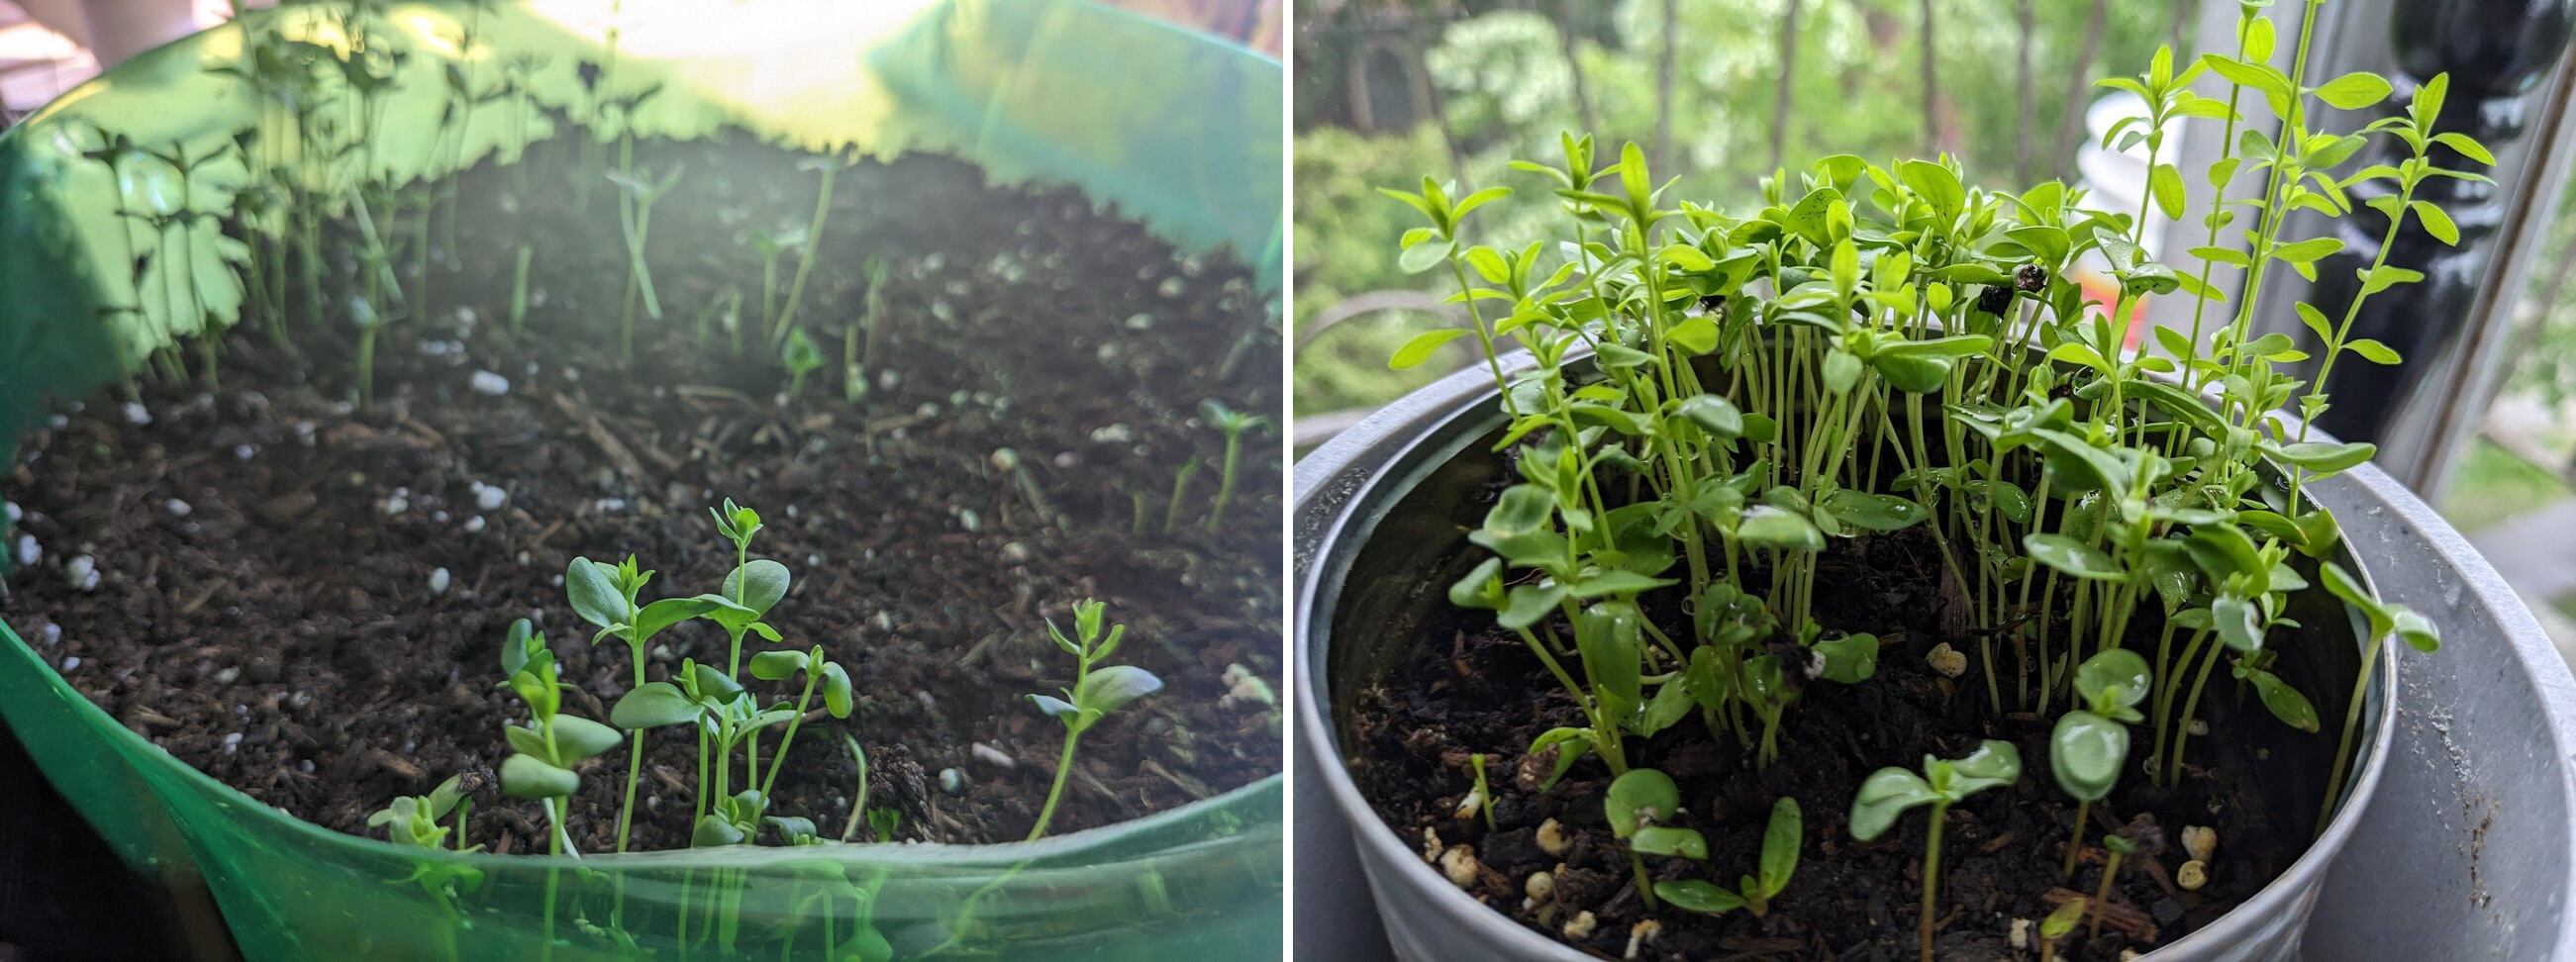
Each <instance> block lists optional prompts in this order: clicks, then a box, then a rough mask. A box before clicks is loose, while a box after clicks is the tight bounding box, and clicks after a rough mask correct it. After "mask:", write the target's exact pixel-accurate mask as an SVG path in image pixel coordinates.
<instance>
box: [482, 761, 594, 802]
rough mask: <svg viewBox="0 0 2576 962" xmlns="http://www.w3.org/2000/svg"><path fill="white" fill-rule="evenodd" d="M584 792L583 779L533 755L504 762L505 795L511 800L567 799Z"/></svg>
mask: <svg viewBox="0 0 2576 962" xmlns="http://www.w3.org/2000/svg"><path fill="white" fill-rule="evenodd" d="M580 790H581V776H579V775H575V774H573V773H571V772H568V771H565V770H563V769H560V768H556V767H555V766H553V765H548V764H546V763H545V762H543V761H540V760H538V759H537V758H536V757H534V756H530V755H512V756H510V757H508V758H505V759H502V760H501V793H502V794H504V795H508V796H510V797H511V798H527V799H539V798H564V797H567V796H569V795H571V794H572V793H574V792H576V791H580Z"/></svg>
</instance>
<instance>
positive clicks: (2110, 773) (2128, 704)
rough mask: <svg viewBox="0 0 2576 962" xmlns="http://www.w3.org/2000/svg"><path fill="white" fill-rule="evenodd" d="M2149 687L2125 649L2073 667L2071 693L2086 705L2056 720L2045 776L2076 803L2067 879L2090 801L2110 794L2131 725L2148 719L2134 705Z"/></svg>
mask: <svg viewBox="0 0 2576 962" xmlns="http://www.w3.org/2000/svg"><path fill="white" fill-rule="evenodd" d="M2150 687H2151V684H2150V676H2149V675H2148V673H2147V660H2146V659H2145V658H2142V657H2139V656H2138V654H2137V653H2136V652H2133V651H2129V650H2127V649H2125V648H2114V649H2111V650H2110V651H2105V652H2102V653H2100V654H2097V655H2094V656H2093V657H2091V658H2087V659H2085V660H2084V663H2083V664H2082V665H2079V666H2077V667H2076V669H2075V694H2076V697H2077V698H2078V699H2081V701H2082V703H2083V705H2084V706H2085V707H2083V708H2078V709H2075V710H2073V711H2069V712H2067V713H2066V714H2064V715H2060V716H2058V718H2057V728H2056V729H2055V730H2054V731H2052V732H2050V733H2049V737H2048V769H2049V772H2050V773H2051V774H2053V775H2055V776H2056V777H2057V787H2058V788H2060V789H2063V790H2065V792H2066V794H2068V795H2072V796H2074V797H2075V799H2076V805H2075V827H2074V830H2073V832H2072V833H2071V834H2070V835H2068V837H2067V839H2066V868H2065V873H2066V874H2067V875H2070V876H2072V875H2074V874H2075V854H2076V852H2077V851H2079V850H2080V849H2082V848H2083V846H2084V819H2085V817H2086V816H2087V815H2090V814H2091V813H2092V808H2093V803H2095V802H2098V801H2101V800H2102V799H2103V798H2104V797H2105V796H2108V795H2110V794H2111V786H2113V785H2115V784H2118V782H2119V781H2120V769H2121V767H2122V766H2123V765H2126V764H2127V763H2128V759H2129V726H2130V725H2134V724H2136V723H2138V722H2141V721H2145V720H2146V716H2144V715H2141V714H2138V707H2137V706H2138V702H2139V701H2141V700H2143V699H2145V698H2146V697H2147V692H2148V690H2149V688H2150Z"/></svg>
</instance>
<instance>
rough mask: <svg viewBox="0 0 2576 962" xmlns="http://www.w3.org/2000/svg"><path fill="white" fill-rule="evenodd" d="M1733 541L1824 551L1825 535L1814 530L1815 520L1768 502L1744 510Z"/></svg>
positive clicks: (1783, 548)
mask: <svg viewBox="0 0 2576 962" xmlns="http://www.w3.org/2000/svg"><path fill="white" fill-rule="evenodd" d="M1735 540H1737V541H1739V542H1742V543H1743V544H1745V545H1748V546H1751V547H1756V548H1774V549H1778V550H1781V551H1823V550H1825V534H1824V532H1822V531H1818V530H1816V524H1815V522H1813V521H1809V520H1807V519H1806V518H1805V517H1802V516H1800V515H1798V514H1795V513H1793V512H1789V511H1783V510H1781V509H1779V508H1775V507H1771V506H1770V505H1756V506H1754V507H1751V508H1747V509H1745V511H1744V519H1743V520H1742V521H1739V522H1737V523H1736V526H1735Z"/></svg>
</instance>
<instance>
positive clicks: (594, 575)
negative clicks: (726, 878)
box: [564, 555, 736, 852]
mask: <svg viewBox="0 0 2576 962" xmlns="http://www.w3.org/2000/svg"><path fill="white" fill-rule="evenodd" d="M652 580H653V572H650V571H645V570H642V569H641V568H640V567H638V566H637V564H636V562H635V557H634V556H633V555H628V556H627V558H626V560H625V561H623V562H620V563H618V564H615V565H610V564H607V563H604V562H598V561H592V560H590V559H589V558H574V559H572V564H571V565H570V566H568V567H566V568H565V569H564V592H565V594H567V595H568V596H570V600H571V602H572V609H573V612H574V613H575V614H578V615H580V616H581V620H583V621H586V622H589V623H590V624H592V625H593V626H596V627H597V628H598V629H599V632H598V634H596V635H593V636H592V637H591V643H592V644H598V643H599V642H600V641H601V640H602V639H607V638H614V639H617V640H619V641H623V642H625V643H626V648H627V653H628V654H629V655H630V656H631V657H632V658H633V660H634V666H635V675H634V678H635V681H634V685H635V687H634V688H633V689H630V692H629V694H630V696H631V694H632V692H634V691H642V690H644V688H645V686H646V685H647V684H648V682H647V681H646V680H645V678H644V655H645V653H646V652H648V651H651V650H652V648H651V646H652V643H653V639H654V638H655V637H656V636H658V635H660V634H661V633H662V632H664V631H666V630H669V629H670V628H672V627H673V626H676V625H679V624H680V623H682V622H685V621H689V620H691V619H694V618H698V617H700V616H703V615H706V614H707V613H708V612H711V611H714V610H716V609H718V608H729V607H736V606H735V604H734V602H733V601H731V600H730V599H728V598H725V597H723V596H720V595H698V596H695V597H690V598H664V599H662V600H659V601H655V602H652V603H651V604H641V603H639V598H640V596H641V595H642V594H643V591H644V586H645V585H646V584H647V583H649V582H651V581H652ZM620 704H621V705H622V704H623V702H622V701H621V702H620ZM609 720H610V721H612V722H616V723H617V724H618V727H621V728H627V729H630V731H631V737H632V739H633V742H634V745H633V750H632V751H631V752H630V753H629V755H628V757H627V763H626V797H625V802H624V803H623V804H621V805H620V806H618V812H617V850H618V851H620V852H623V851H626V844H627V835H628V829H629V827H630V826H632V825H633V824H634V823H635V793H636V789H637V785H638V784H639V781H640V779H641V777H642V775H643V773H644V729H643V728H640V727H637V726H633V725H628V724H626V723H624V722H622V721H618V719H617V716H616V715H614V714H612V715H611V716H610V718H609Z"/></svg>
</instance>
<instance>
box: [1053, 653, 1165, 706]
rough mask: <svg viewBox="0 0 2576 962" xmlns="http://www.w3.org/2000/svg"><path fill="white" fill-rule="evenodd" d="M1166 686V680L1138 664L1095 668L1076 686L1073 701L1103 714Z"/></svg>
mask: <svg viewBox="0 0 2576 962" xmlns="http://www.w3.org/2000/svg"><path fill="white" fill-rule="evenodd" d="M1162 689H1163V680H1162V679H1160V678H1156V677H1154V673H1153V672H1150V671H1146V670H1145V669H1142V668H1138V667H1136V666H1134V665H1111V666H1109V667H1107V668H1094V669H1092V670H1091V673H1090V674H1088V675H1085V676H1083V678H1082V684H1081V687H1079V688H1076V689H1074V692H1073V703H1074V704H1076V705H1080V706H1082V707H1083V708H1084V709H1086V710H1090V711H1097V712H1099V713H1101V714H1103V715H1106V714H1108V713H1110V712H1113V711H1117V710H1118V709H1119V708H1120V707H1121V706H1124V705H1126V704H1127V703H1128V702H1131V701H1135V700H1136V699H1139V698H1143V697H1145V696H1147V695H1151V694H1153V693H1155V692H1157V691H1161V690H1162Z"/></svg>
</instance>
